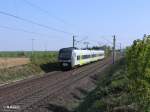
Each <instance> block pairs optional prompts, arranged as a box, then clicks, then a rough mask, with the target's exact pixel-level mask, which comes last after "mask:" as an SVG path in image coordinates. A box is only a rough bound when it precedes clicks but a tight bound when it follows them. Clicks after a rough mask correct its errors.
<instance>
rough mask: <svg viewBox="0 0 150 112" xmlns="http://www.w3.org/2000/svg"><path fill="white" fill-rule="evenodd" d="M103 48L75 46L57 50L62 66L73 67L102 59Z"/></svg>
mask: <svg viewBox="0 0 150 112" xmlns="http://www.w3.org/2000/svg"><path fill="white" fill-rule="evenodd" d="M104 57H105V56H104V51H103V50H78V49H75V48H72V47H70V48H62V49H60V51H59V57H58V60H59V63H60V65H61V67H62V68H69V69H71V68H74V67H76V66H82V65H84V64H88V63H91V62H94V61H98V60H101V59H103V58H104Z"/></svg>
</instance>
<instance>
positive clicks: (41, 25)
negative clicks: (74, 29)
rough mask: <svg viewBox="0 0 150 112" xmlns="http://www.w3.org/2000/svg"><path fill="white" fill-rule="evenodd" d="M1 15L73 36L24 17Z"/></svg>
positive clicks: (0, 12) (3, 13)
mask: <svg viewBox="0 0 150 112" xmlns="http://www.w3.org/2000/svg"><path fill="white" fill-rule="evenodd" d="M0 14H1V15H5V16H9V17H12V18H15V19H17V20H21V21H25V22H27V23H30V24H34V25H36V26H39V27H42V28H46V29H49V30H52V31H56V32H60V33H64V34H67V35H73V33H71V32H67V31H64V30H60V29H57V28H53V27H50V26H47V25H44V24H41V23H38V22H34V21H32V20H29V19H25V18H23V17H20V16H17V15H14V14H11V13H8V12H4V11H0Z"/></svg>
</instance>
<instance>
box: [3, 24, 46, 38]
mask: <svg viewBox="0 0 150 112" xmlns="http://www.w3.org/2000/svg"><path fill="white" fill-rule="evenodd" d="M0 28H3V29H8V30H12V31H21V32H24V33H29V34H34V35H39V36H47V35H46V34H42V33H38V32H34V31H28V30H25V29H20V28H12V27H9V26H2V25H0ZM47 37H48V36H47Z"/></svg>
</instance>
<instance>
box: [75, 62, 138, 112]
mask: <svg viewBox="0 0 150 112" xmlns="http://www.w3.org/2000/svg"><path fill="white" fill-rule="evenodd" d="M127 85H128V79H127V77H126V70H125V64H124V60H121V61H119V62H117V63H116V64H115V66H112V67H110V68H109V69H108V70H107V71H106V73H105V74H104V75H102V76H101V77H100V78H99V80H98V83H97V88H96V89H95V90H94V91H92V92H90V93H89V94H88V95H87V97H86V98H85V99H84V100H83V101H82V102H81V104H80V105H79V107H78V108H77V109H76V111H77V112H135V111H136V107H135V106H134V104H132V102H130V95H129V94H128V86H127Z"/></svg>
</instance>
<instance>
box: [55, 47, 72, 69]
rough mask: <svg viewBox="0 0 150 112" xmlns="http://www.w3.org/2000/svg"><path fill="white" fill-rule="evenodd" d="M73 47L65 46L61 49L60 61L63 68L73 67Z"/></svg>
mask: <svg viewBox="0 0 150 112" xmlns="http://www.w3.org/2000/svg"><path fill="white" fill-rule="evenodd" d="M72 50H73V49H72V48H63V49H60V51H59V57H58V60H59V63H60V66H61V68H62V69H71V68H72Z"/></svg>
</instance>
